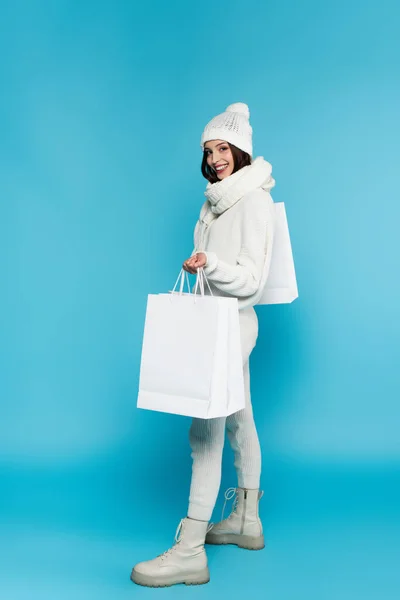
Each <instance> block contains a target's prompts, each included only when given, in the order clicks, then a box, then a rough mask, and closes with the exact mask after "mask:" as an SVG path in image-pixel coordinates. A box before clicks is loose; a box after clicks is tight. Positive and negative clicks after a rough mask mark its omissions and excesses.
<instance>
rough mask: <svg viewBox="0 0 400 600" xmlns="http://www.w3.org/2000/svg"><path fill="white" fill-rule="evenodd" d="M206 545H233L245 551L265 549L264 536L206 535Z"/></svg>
mask: <svg viewBox="0 0 400 600" xmlns="http://www.w3.org/2000/svg"><path fill="white" fill-rule="evenodd" d="M206 544H210V545H212V546H225V545H228V544H233V545H234V546H238V547H239V548H244V549H245V550H262V549H263V548H265V542H264V536H263V535H261V536H258V537H255V536H252V535H237V534H234V533H224V534H220V535H212V534H208V535H207V537H206Z"/></svg>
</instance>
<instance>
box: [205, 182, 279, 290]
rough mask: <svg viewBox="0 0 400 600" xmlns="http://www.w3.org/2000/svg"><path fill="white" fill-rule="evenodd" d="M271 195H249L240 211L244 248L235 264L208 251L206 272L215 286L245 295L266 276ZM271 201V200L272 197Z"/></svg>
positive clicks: (254, 288) (255, 287)
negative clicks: (265, 266)
mask: <svg viewBox="0 0 400 600" xmlns="http://www.w3.org/2000/svg"><path fill="white" fill-rule="evenodd" d="M269 199H270V196H269V195H268V197H266V195H265V193H261V194H254V195H252V196H249V197H248V198H247V199H246V201H245V202H244V203H243V207H242V210H241V213H240V217H239V218H240V219H241V223H240V229H241V250H240V253H239V255H238V256H237V258H236V264H235V265H231V264H228V263H226V262H223V261H222V260H219V259H218V256H217V255H216V254H215V253H213V252H207V251H206V252H205V254H206V256H207V263H206V266H205V268H204V272H205V274H206V276H207V278H208V279H209V281H211V282H212V283H213V285H214V286H215V287H216V288H217V289H219V290H221V291H222V292H223V293H226V294H229V295H231V296H235V297H237V298H245V297H247V296H252V295H253V294H255V293H256V292H257V290H258V289H259V287H260V283H261V279H262V276H263V270H264V264H265V253H266V246H267V236H268V234H269V232H270V231H271V229H270V228H271V226H272V219H271V217H272V215H271V210H270V208H271V205H270V203H269V201H268V200H269ZM271 202H272V199H271Z"/></svg>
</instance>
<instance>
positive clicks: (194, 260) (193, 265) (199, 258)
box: [183, 252, 207, 275]
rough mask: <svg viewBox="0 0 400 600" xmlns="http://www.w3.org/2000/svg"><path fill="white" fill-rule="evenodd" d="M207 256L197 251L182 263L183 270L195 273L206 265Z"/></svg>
mask: <svg viewBox="0 0 400 600" xmlns="http://www.w3.org/2000/svg"><path fill="white" fill-rule="evenodd" d="M206 263H207V256H206V255H205V254H204V252H198V253H197V254H194V255H193V256H191V257H190V258H188V259H187V260H185V262H184V263H183V268H184V270H185V271H187V272H188V273H190V274H191V275H196V273H197V270H198V269H202V268H203V267H205V266H206Z"/></svg>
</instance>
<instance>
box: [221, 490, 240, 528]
mask: <svg viewBox="0 0 400 600" xmlns="http://www.w3.org/2000/svg"><path fill="white" fill-rule="evenodd" d="M235 496H236V497H235ZM232 498H235V500H234V501H233V504H232V511H231V514H230V515H229V517H230V516H231V515H232V514H233V513H235V512H236V509H237V507H238V502H239V496H238V493H237V489H236V488H234V487H232V488H228V489H227V490H226V492H225V502H224V506H223V508H222V513H221V521H223V520H224V514H225V508H226V503H227V502H229V500H232ZM229 517H228V519H229Z"/></svg>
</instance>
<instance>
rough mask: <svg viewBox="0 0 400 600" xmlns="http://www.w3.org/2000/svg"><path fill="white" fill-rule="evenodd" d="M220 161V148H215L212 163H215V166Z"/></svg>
mask: <svg viewBox="0 0 400 600" xmlns="http://www.w3.org/2000/svg"><path fill="white" fill-rule="evenodd" d="M218 161H219V152H218V150H214V152H213V156H212V163H213V165H214V167H215V165H216V164H217V162H218Z"/></svg>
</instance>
